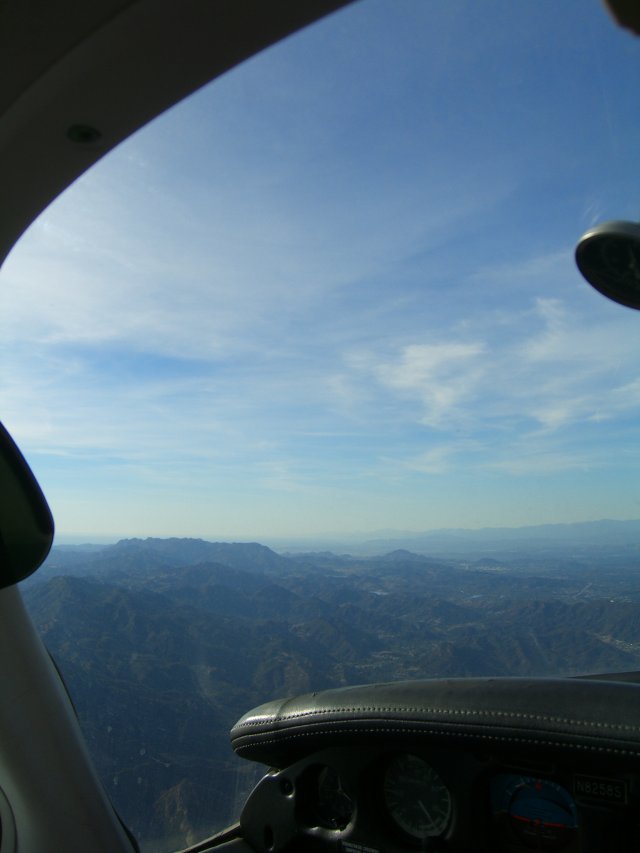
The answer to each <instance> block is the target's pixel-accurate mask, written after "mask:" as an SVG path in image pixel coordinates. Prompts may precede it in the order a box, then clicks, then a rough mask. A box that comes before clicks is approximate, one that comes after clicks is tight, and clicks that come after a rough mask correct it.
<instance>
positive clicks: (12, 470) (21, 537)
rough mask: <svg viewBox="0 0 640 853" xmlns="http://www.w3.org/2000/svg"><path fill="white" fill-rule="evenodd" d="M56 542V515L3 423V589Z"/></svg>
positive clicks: (0, 509) (0, 463)
mask: <svg viewBox="0 0 640 853" xmlns="http://www.w3.org/2000/svg"><path fill="white" fill-rule="evenodd" d="M52 543H53V517H52V515H51V510H50V509H49V505H48V504H47V501H46V498H45V496H44V495H43V494H42V490H41V488H40V486H39V485H38V482H37V480H36V478H35V477H34V476H33V474H32V473H31V469H30V468H29V466H28V465H27V463H26V461H25V459H24V457H23V455H22V454H21V453H20V451H19V450H18V448H17V446H16V444H15V442H14V441H13V439H12V438H11V436H10V435H9V433H8V432H7V430H6V429H5V428H4V427H3V426H2V424H0V589H4V588H5V587H7V586H12V585H13V584H15V583H17V582H18V581H21V580H24V578H26V577H28V576H29V575H31V574H33V572H35V570H36V569H37V568H38V567H39V566H40V565H41V564H42V563H43V562H44V560H45V558H46V556H47V554H48V553H49V551H50V549H51V545H52Z"/></svg>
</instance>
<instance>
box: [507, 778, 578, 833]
mask: <svg viewBox="0 0 640 853" xmlns="http://www.w3.org/2000/svg"><path fill="white" fill-rule="evenodd" d="M492 789H493V790H492V799H493V808H494V817H495V818H498V819H500V818H501V820H502V823H503V825H504V824H506V823H508V825H509V826H510V827H511V832H512V833H514V834H515V835H516V836H517V837H518V838H519V839H520V842H521V843H522V844H523V845H524V846H525V847H530V848H532V849H534V850H562V849H564V848H565V847H567V846H568V845H569V843H570V842H571V841H572V840H573V839H574V838H575V836H576V833H577V828H578V815H577V810H576V806H575V803H574V802H573V799H572V797H571V794H569V792H568V791H567V790H566V789H565V788H563V787H562V786H561V785H558V784H556V783H555V782H549V781H547V780H545V779H536V778H534V777H531V776H515V775H510V774H509V775H507V774H505V775H503V776H498V777H496V778H495V780H494V782H493V783H492Z"/></svg>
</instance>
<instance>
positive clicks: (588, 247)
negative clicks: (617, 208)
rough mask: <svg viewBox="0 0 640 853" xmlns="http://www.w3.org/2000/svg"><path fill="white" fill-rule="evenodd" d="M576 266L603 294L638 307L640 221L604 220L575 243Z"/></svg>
mask: <svg viewBox="0 0 640 853" xmlns="http://www.w3.org/2000/svg"><path fill="white" fill-rule="evenodd" d="M576 263H577V265H578V269H579V270H580V272H581V273H582V275H583V276H584V277H585V279H586V280H587V281H588V282H589V284H590V285H592V287H595V289H596V290H599V291H600V293H602V294H603V295H604V296H607V297H608V298H609V299H612V300H613V301H614V302H618V303H619V304H620V305H626V306H627V307H628V308H637V309H639V310H640V223H637V222H620V221H614V222H604V223H603V224H602V225H596V227H595V228H590V229H589V230H588V231H587V232H586V234H584V235H583V236H582V237H581V238H580V240H579V241H578V245H577V246H576Z"/></svg>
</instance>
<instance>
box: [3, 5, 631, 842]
mask: <svg viewBox="0 0 640 853" xmlns="http://www.w3.org/2000/svg"><path fill="white" fill-rule="evenodd" d="M639 67H640V47H639V45H638V44H637V43H636V42H634V40H633V38H632V37H631V36H629V35H628V34H627V33H626V32H624V31H623V30H621V29H619V28H618V27H616V25H615V24H614V23H613V22H612V21H611V20H610V19H609V17H608V16H607V13H606V11H605V10H604V8H602V7H601V5H600V4H599V3H597V2H589V3H584V2H578V0H575V2H565V3H563V4H561V5H559V4H557V3H553V2H538V3H535V4H534V3H530V4H511V3H502V2H489V3H482V4H477V3H474V2H456V3H440V4H436V3H426V2H423V0H413V2H404V3H402V4H399V3H396V2H378V0H367V2H364V3H359V4H356V5H354V6H352V7H349V8H347V9H345V10H343V11H341V12H340V13H338V14H336V15H333V16H331V17H329V18H328V19H326V20H323V21H321V22H319V23H318V24H316V25H315V26H313V27H311V28H309V29H307V30H305V31H304V32H301V33H299V34H297V35H295V36H294V37H292V38H289V39H287V40H286V41H285V42H284V43H282V44H279V45H276V46H275V47H274V48H272V49H269V50H267V51H266V52H264V53H262V54H260V55H259V56H257V57H255V58H254V59H252V60H251V61H249V62H247V63H245V64H244V65H242V66H241V67H239V68H237V69H235V70H234V71H232V72H231V73H228V74H227V75H225V76H224V77H223V78H222V79H220V80H218V81H216V82H215V83H214V84H212V85H211V86H209V87H207V88H205V89H203V90H202V91H201V92H199V93H197V94H196V95H195V96H193V97H191V98H190V99H188V100H187V101H186V102H184V103H182V104H181V105H179V106H178V107H176V108H174V109H173V110H171V111H170V112H169V113H167V114H166V115H164V116H162V117H161V118H159V119H157V120H156V121H155V122H153V123H152V124H151V125H150V126H149V127H147V128H146V129H144V130H143V131H142V132H140V133H139V134H137V135H136V136H134V137H133V138H132V139H130V140H129V141H127V142H126V143H125V144H123V145H122V146H120V148H119V149H118V150H117V151H115V152H113V153H112V154H111V155H109V156H108V157H107V158H106V159H105V160H104V161H103V162H101V163H100V164H99V165H98V166H97V167H96V168H95V169H93V170H92V171H91V172H90V173H89V174H87V175H86V176H85V177H83V178H82V180H81V181H79V182H78V183H77V184H76V185H74V186H73V187H72V188H71V189H70V190H68V191H67V192H66V193H65V194H64V195H63V196H62V197H61V198H60V199H59V200H58V201H57V202H56V203H55V204H54V205H53V206H52V207H51V209H49V210H48V211H46V212H45V213H44V214H43V215H42V216H41V217H40V219H39V220H38V221H37V222H36V224H35V225H34V226H33V227H32V228H31V229H30V231H29V232H28V233H27V234H26V235H25V237H24V238H23V239H22V241H21V242H20V245H19V246H18V248H17V249H16V251H15V252H13V253H12V255H11V257H10V258H9V260H8V261H7V263H6V265H5V267H4V268H3V272H2V278H3V281H2V284H3V287H2V290H1V293H0V300H1V312H0V324H1V338H0V340H1V343H0V348H1V351H2V361H3V376H2V396H3V403H4V406H3V421H4V422H5V423H6V424H7V427H8V428H9V430H10V431H11V432H12V434H13V435H14V436H15V438H16V440H17V441H18V443H19V445H20V446H21V448H22V449H23V451H24V452H25V455H26V456H27V458H28V459H29V461H30V463H31V464H32V466H33V469H34V471H35V473H36V475H37V477H38V479H39V481H40V483H41V485H42V487H43V490H44V492H45V494H46V495H47V497H48V500H49V503H50V505H51V507H52V510H53V513H54V516H55V518H56V526H57V531H58V539H57V542H58V547H57V548H56V549H54V552H53V555H52V557H51V559H50V561H49V564H48V565H47V566H45V567H44V569H43V570H42V571H41V572H40V573H39V575H38V576H36V577H35V578H34V579H33V580H32V581H30V582H28V584H26V585H25V587H26V588H25V594H26V595H27V598H28V601H29V604H30V606H31V608H32V612H33V613H34V616H35V618H36V621H37V622H38V624H39V626H40V627H41V629H42V630H43V633H44V635H45V640H46V642H47V644H48V645H49V647H50V648H51V650H52V652H53V654H54V656H55V657H56V659H58V660H59V663H60V665H61V668H62V670H63V671H64V673H65V677H66V680H67V681H68V684H69V688H70V691H71V693H72V696H73V698H74V700H75V702H76V705H77V707H78V713H79V715H80V717H81V720H82V722H83V724H84V726H85V732H86V734H87V739H88V741H89V744H90V746H91V747H92V748H93V749H94V750H95V755H96V760H97V763H98V765H99V767H100V770H101V772H102V774H103V779H104V783H105V786H106V788H107V790H108V792H109V795H110V796H111V797H112V799H113V801H114V802H115V804H116V806H117V808H118V809H119V811H120V812H121V814H122V816H123V818H124V819H125V821H126V822H127V823H128V824H129V825H130V826H131V828H132V829H133V831H134V833H135V834H136V835H137V836H138V837H139V838H140V839H141V841H142V843H143V845H144V846H145V847H146V848H147V849H148V850H159V849H165V850H168V849H171V848H172V847H177V846H179V845H184V844H186V843H187V842H188V841H195V840H197V838H198V837H199V836H201V835H204V834H207V833H210V832H212V831H213V830H214V829H216V828H220V827H221V826H223V825H225V824H226V823H228V822H230V821H231V820H233V819H235V818H236V817H237V815H238V813H239V809H240V804H241V802H242V799H243V797H244V794H245V792H246V790H247V789H248V787H250V785H251V784H252V782H253V780H254V779H255V775H256V773H259V772H260V768H259V767H257V768H255V767H253V766H252V765H249V764H248V763H247V762H244V763H241V762H235V761H234V758H233V756H232V754H231V750H230V747H229V746H228V741H227V731H228V729H229V727H230V725H232V724H233V722H234V721H235V719H236V718H237V716H239V715H240V714H241V713H242V712H243V711H244V710H247V709H248V708H249V707H251V705H253V704H258V703H259V702H260V701H263V700H266V699H269V698H272V696H275V695H279V694H280V695H285V694H289V693H292V692H296V691H301V690H307V689H309V690H314V689H321V688H323V687H326V686H330V685H335V684H346V683H351V682H356V681H360V682H362V681H374V680H381V679H385V678H409V677H414V678H418V677H426V676H430V675H468V674H489V673H498V674H518V673H529V674H531V673H533V674H554V673H556V674H571V673H576V672H589V671H591V672H594V671H602V670H603V669H637V668H640V657H639V656H640V647H637V644H636V640H635V636H634V635H633V632H631V630H630V628H628V626H629V625H630V624H631V623H630V622H629V620H632V619H633V615H634V613H635V612H636V611H635V607H636V605H635V598H634V596H635V587H634V584H633V579H632V577H631V575H630V574H629V571H630V568H631V567H632V565H633V560H634V559H635V555H636V554H637V546H638V543H640V524H638V523H637V521H636V520H637V519H638V518H639V517H640V512H639V510H638V506H639V503H638V485H637V484H638V448H637V425H636V424H637V414H638V411H637V410H638V407H639V406H640V380H639V378H638V370H637V364H638V360H639V357H640V343H639V336H638V317H637V315H636V314H635V313H634V312H632V311H629V310H625V309H623V308H621V307H620V306H619V305H616V304H614V303H612V302H610V301H608V300H606V299H605V298H603V297H602V296H601V295H600V294H598V293H597V292H596V291H595V290H593V289H591V288H590V287H589V286H588V285H587V284H586V283H585V282H584V280H583V279H582V278H581V277H580V275H579V273H578V271H577V269H576V266H575V262H574V259H573V253H574V248H575V245H576V242H577V240H578V239H579V237H580V236H581V235H582V234H583V233H584V232H585V231H586V230H587V229H588V228H590V227H591V226H593V225H594V224H597V223H599V222H602V221H605V220H610V219H621V220H622V219H627V220H634V219H638V215H639V206H638V199H639V198H640V195H639V193H638V188H637V186H636V185H637V180H636V177H635V175H636V171H637V170H636V168H635V166H636V159H637V143H638V122H637V109H636V108H637V80H638V70H639ZM606 520H609V521H606ZM546 525H564V526H563V527H561V528H560V527H557V526H554V527H546ZM525 527H526V528H531V529H527V530H522V529H521V528H525ZM503 528H504V529H506V530H503ZM434 531H436V532H435V533H434ZM470 531H471V532H470ZM147 537H151V538H152V540H151V541H147ZM168 537H175V539H173V540H172V541H170V542H166V541H164V542H160V541H156V540H166V539H167V538H168ZM194 538H197V539H202V540H206V541H207V542H214V543H230V542H231V543H232V542H236V543H259V545H260V546H262V547H259V546H258V545H257V544H255V545H248V544H245V545H243V546H240V545H238V546H236V548H235V550H234V549H229V548H227V550H225V548H224V547H223V546H222V545H216V546H212V547H209V546H207V545H205V544H204V543H202V542H200V543H197V542H196V543H194V542H188V541H182V540H186V539H194ZM117 540H127V541H121V542H120V543H119V544H118V545H115V546H114V545H113V543H115V542H116V541H117ZM143 540H144V541H143ZM87 543H90V544H91V545H92V546H95V547H84V546H85V545H87ZM80 545H82V546H83V547H72V546H80ZM265 546H268V547H269V548H270V549H271V550H269V551H267V550H266V547H265ZM345 555H349V556H345ZM384 555H391V556H390V557H388V558H387V559H386V560H385V559H381V558H382V557H384ZM371 558H374V559H371ZM212 567H213V568H212ZM607 602H608V604H610V605H612V606H613V605H615V606H616V607H617V608H618V609H616V610H615V611H614V610H613V609H611V608H608V604H607ZM592 605H593V606H594V607H596V610H597V613H599V614H600V615H599V616H598V619H599V620H600V621H597V620H596V621H597V624H595V623H594V619H596V617H595V616H594V613H595V612H596V611H593V610H588V607H589V606H592ZM578 606H580V607H583V608H585V607H586V608H587V610H584V611H581V610H579V609H576V608H578ZM567 608H573V609H567ZM597 608H599V610H598V609H597ZM607 608H608V609H607ZM620 608H623V609H622V610H621V609H620ZM624 608H627V610H624ZM568 614H570V615H568ZM612 614H613V615H612ZM579 617H580V618H582V619H583V621H582V622H580V621H579ZM625 619H626V620H627V621H624V620H625ZM536 620H537V621H536ZM525 623H526V625H527V631H528V632H527V631H524V630H523V628H522V626H523V624H525ZM621 624H623V625H625V626H627V627H625V628H621V627H620V625H621ZM568 626H570V627H568ZM589 626H591V627H589ZM529 628H530V630H529ZM509 631H511V632H512V634H510V635H509V636H510V637H511V641H510V642H511V645H509V650H507V651H505V648H504V646H505V644H504V643H503V642H502V640H503V639H504V636H505V632H509ZM572 631H573V633H572ZM580 631H582V632H583V633H579V632H580ZM501 646H502V648H501ZM212 804H213V805H212Z"/></svg>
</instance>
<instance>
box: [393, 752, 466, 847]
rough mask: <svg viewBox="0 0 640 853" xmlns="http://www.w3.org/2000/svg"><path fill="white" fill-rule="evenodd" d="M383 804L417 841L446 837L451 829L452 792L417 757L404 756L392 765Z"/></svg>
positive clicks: (404, 754) (396, 822)
mask: <svg viewBox="0 0 640 853" xmlns="http://www.w3.org/2000/svg"><path fill="white" fill-rule="evenodd" d="M384 801H385V805H386V807H387V811H388V813H389V816H390V817H391V819H392V820H393V822H394V823H395V824H397V826H398V827H400V829H402V830H403V831H404V832H406V833H407V835H410V836H411V837H412V838H414V839H416V840H418V841H423V840H425V839H427V838H434V837H437V836H440V835H443V834H444V833H445V832H446V830H447V827H448V826H449V821H450V819H451V794H450V793H449V789H448V788H447V786H446V785H445V784H444V782H443V781H442V779H441V778H440V777H439V776H438V774H437V773H436V771H435V770H434V769H433V767H431V765H430V764H427V762H426V761H424V760H423V759H422V758H418V756H417V755H409V754H408V753H403V754H401V755H398V756H396V757H395V758H394V759H393V760H392V761H391V762H390V764H389V765H388V767H387V770H386V773H385V777H384Z"/></svg>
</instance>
